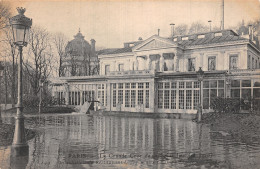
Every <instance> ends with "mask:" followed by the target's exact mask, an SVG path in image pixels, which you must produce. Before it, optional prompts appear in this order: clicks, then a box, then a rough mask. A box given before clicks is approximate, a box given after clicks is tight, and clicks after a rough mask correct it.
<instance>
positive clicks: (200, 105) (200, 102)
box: [196, 67, 204, 122]
mask: <svg viewBox="0 0 260 169" xmlns="http://www.w3.org/2000/svg"><path fill="white" fill-rule="evenodd" d="M196 73H197V77H198V81H199V82H200V100H199V106H198V112H197V118H198V119H197V121H198V122H200V121H201V118H202V83H201V82H202V81H203V78H204V71H203V70H202V69H201V67H200V68H199V70H198V71H197V72H196Z"/></svg>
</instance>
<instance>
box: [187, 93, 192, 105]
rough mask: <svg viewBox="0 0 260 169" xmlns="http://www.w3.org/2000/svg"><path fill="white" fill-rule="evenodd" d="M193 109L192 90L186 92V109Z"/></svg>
mask: <svg viewBox="0 0 260 169" xmlns="http://www.w3.org/2000/svg"><path fill="white" fill-rule="evenodd" d="M191 108H192V90H186V109H191Z"/></svg>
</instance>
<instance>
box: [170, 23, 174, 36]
mask: <svg viewBox="0 0 260 169" xmlns="http://www.w3.org/2000/svg"><path fill="white" fill-rule="evenodd" d="M170 25H171V37H173V36H174V25H175V24H174V23H171V24H170Z"/></svg>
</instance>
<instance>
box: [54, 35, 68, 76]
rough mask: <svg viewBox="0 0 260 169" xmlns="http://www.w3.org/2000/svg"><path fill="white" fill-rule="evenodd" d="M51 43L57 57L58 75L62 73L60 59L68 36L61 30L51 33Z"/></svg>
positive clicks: (62, 56)
mask: <svg viewBox="0 0 260 169" xmlns="http://www.w3.org/2000/svg"><path fill="white" fill-rule="evenodd" d="M53 43H54V46H55V49H56V50H57V53H58V56H59V59H58V65H59V66H58V74H59V77H61V76H62V74H63V72H64V71H63V67H62V60H63V58H64V57H65V47H66V45H67V43H68V38H67V37H66V36H65V35H64V34H63V33H61V32H58V33H56V34H54V35H53Z"/></svg>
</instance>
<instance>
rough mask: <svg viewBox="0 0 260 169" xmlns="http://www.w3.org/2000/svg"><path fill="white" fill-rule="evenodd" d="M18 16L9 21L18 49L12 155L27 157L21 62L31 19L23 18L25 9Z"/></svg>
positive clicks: (20, 10) (21, 9)
mask: <svg viewBox="0 0 260 169" xmlns="http://www.w3.org/2000/svg"><path fill="white" fill-rule="evenodd" d="M17 11H18V13H19V14H18V15H16V16H14V17H12V18H10V19H9V22H10V25H11V30H12V34H13V43H14V45H16V46H17V47H18V48H19V54H20V55H19V61H18V101H17V106H16V107H17V115H16V122H15V132H14V138H13V144H12V154H13V155H14V156H21V155H27V154H28V152H29V147H28V144H27V141H26V136H25V130H24V116H23V104H22V96H23V90H22V89H23V86H22V62H23V53H22V52H23V47H24V46H27V39H28V34H29V29H30V28H31V26H32V19H30V18H27V17H26V16H24V12H25V8H22V7H20V8H17Z"/></svg>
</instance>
